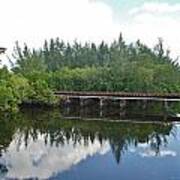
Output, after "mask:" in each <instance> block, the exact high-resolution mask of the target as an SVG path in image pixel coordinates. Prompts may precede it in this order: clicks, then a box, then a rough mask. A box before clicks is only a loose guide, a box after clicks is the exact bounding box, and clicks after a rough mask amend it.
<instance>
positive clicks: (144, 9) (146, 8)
mask: <svg viewBox="0 0 180 180" xmlns="http://www.w3.org/2000/svg"><path fill="white" fill-rule="evenodd" d="M140 13H155V14H164V13H180V4H175V5H170V4H168V3H152V2H151V3H144V4H143V5H142V6H140V7H137V8H133V9H132V10H130V11H129V14H130V15H135V14H140Z"/></svg>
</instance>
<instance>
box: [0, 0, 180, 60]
mask: <svg viewBox="0 0 180 180" xmlns="http://www.w3.org/2000/svg"><path fill="white" fill-rule="evenodd" d="M0 17H1V21H0V22H1V28H0V46H4V47H7V48H8V51H7V54H6V55H8V56H10V55H11V53H12V49H13V47H14V44H15V41H17V40H18V41H19V42H20V43H21V44H23V43H24V42H25V43H27V44H28V45H29V46H30V47H36V48H38V47H40V46H42V43H43V41H44V40H45V39H50V38H56V37H59V38H60V39H63V40H65V41H70V42H72V41H73V40H75V39H76V40H78V41H81V42H84V41H90V42H92V41H93V42H95V43H99V42H100V41H102V40H105V41H107V42H111V41H113V40H114V39H116V38H117V37H118V36H119V34H120V32H122V34H123V36H124V38H125V40H127V42H134V41H136V40H137V39H140V40H141V41H142V42H144V43H146V44H147V45H149V46H150V47H153V46H154V45H155V44H156V43H157V39H158V38H159V37H161V38H163V40H164V43H165V47H166V48H168V49H170V50H171V55H172V57H174V58H175V57H177V56H180V36H179V29H180V0H5V1H4V0H0ZM1 59H2V60H3V63H6V61H7V59H6V58H5V56H4V57H1Z"/></svg>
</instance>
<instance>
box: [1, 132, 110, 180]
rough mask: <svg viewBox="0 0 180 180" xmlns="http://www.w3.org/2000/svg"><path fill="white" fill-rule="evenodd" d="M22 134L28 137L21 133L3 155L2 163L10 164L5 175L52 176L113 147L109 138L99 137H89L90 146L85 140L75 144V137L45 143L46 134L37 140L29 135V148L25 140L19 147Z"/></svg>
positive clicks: (16, 176) (8, 176) (12, 176)
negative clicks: (101, 140)
mask: <svg viewBox="0 0 180 180" xmlns="http://www.w3.org/2000/svg"><path fill="white" fill-rule="evenodd" d="M20 137H21V138H22V139H23V138H24V136H23V137H22V136H21V134H18V133H17V134H16V135H15V139H14V140H13V141H12V142H11V144H10V146H9V147H8V149H7V152H5V153H4V154H3V155H2V157H1V158H0V163H1V164H4V165H6V166H7V167H8V172H7V174H4V176H5V177H4V178H8V179H9V178H10V179H11V178H17V179H26V178H33V177H36V178H38V179H48V178H49V177H51V176H53V175H56V174H57V173H60V172H63V171H66V170H69V169H70V168H71V167H72V166H73V165H77V164H78V163H80V162H81V161H82V160H86V158H87V157H92V156H93V155H95V154H97V153H98V154H99V155H103V154H106V153H107V152H108V151H109V150H110V146H109V143H108V141H104V142H103V144H100V142H99V141H98V140H97V139H95V141H94V142H93V143H91V141H90V140H89V142H88V146H85V145H84V142H83V141H81V142H79V143H78V144H77V145H76V146H75V147H74V145H73V144H74V141H73V140H72V139H71V140H70V141H69V143H67V142H66V141H65V144H64V145H63V146H59V147H56V146H55V145H54V146H51V145H50V144H47V145H45V144H44V140H43V139H44V136H43V135H40V134H39V135H38V140H36V141H33V139H32V138H29V139H28V147H27V148H26V147H25V146H24V144H22V145H21V146H20V148H19V150H17V144H18V142H17V139H19V138H20Z"/></svg>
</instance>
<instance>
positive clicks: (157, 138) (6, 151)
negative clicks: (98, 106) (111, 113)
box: [0, 109, 178, 179]
mask: <svg viewBox="0 0 180 180" xmlns="http://www.w3.org/2000/svg"><path fill="white" fill-rule="evenodd" d="M0 122H1V123H0V171H1V172H0V174H1V175H0V178H21V179H23V178H32V177H33V178H40V179H47V178H50V177H54V176H56V175H57V174H59V173H62V172H66V171H70V170H71V168H72V167H73V166H76V165H78V164H80V163H81V162H83V161H87V160H88V159H89V158H90V157H94V156H95V155H99V156H104V155H106V154H108V153H112V154H113V157H114V160H115V161H116V162H117V165H118V164H121V159H122V158H123V156H125V154H128V153H137V154H139V155H140V156H141V157H152V156H153V157H154V156H157V157H164V156H173V157H174V156H176V155H177V154H176V153H177V152H176V151H173V150H170V149H167V148H166V147H167V146H168V143H169V141H170V137H177V133H178V131H177V129H176V126H174V125H173V124H170V123H159V124H152V123H149V124H133V123H132V124H130V123H112V122H100V121H98V122H97V121H96V122H93V121H91V122H87V121H78V120H63V119H62V117H61V114H60V113H59V111H58V110H57V111H47V110H32V109H31V110H28V111H27V110H24V111H22V113H20V114H18V115H13V116H10V115H9V117H6V118H3V116H1V120H0ZM114 160H113V159H112V162H113V161H114Z"/></svg>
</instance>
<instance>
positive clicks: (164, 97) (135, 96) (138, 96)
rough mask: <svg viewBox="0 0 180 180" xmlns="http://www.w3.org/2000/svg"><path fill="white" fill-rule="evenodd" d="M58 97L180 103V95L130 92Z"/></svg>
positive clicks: (65, 93)
mask: <svg viewBox="0 0 180 180" xmlns="http://www.w3.org/2000/svg"><path fill="white" fill-rule="evenodd" d="M55 95H56V96H61V97H67V98H79V99H113V100H114V99H117V100H151V101H174V102H178V101H180V93H163V94H162V93H128V92H87V91H83V92H82V91H57V92H55Z"/></svg>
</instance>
